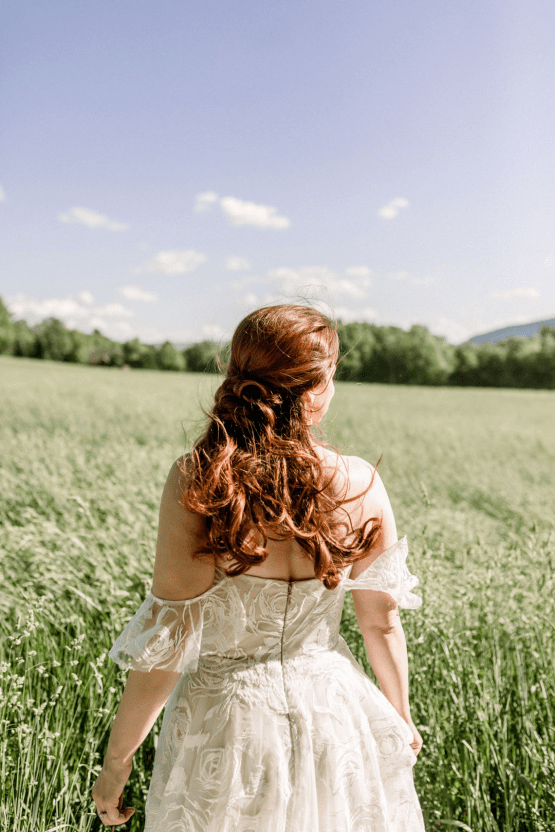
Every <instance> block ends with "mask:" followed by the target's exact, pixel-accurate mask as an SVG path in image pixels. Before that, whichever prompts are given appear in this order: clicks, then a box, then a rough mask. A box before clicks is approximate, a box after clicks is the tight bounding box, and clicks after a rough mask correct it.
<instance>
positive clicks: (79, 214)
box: [58, 208, 129, 231]
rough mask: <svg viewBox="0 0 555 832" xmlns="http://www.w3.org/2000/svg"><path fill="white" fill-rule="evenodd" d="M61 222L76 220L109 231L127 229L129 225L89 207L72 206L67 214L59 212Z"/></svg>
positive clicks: (89, 226)
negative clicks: (115, 220)
mask: <svg viewBox="0 0 555 832" xmlns="http://www.w3.org/2000/svg"><path fill="white" fill-rule="evenodd" d="M58 219H59V220H60V222H76V223H80V224H81V225H86V226H87V228H105V229H106V230H107V231H127V229H128V228H129V226H128V225H127V224H126V223H124V222H114V220H111V219H109V218H108V217H107V216H106V215H105V214H97V213H96V211H91V210H89V208H72V209H71V210H70V211H68V212H67V213H66V214H58Z"/></svg>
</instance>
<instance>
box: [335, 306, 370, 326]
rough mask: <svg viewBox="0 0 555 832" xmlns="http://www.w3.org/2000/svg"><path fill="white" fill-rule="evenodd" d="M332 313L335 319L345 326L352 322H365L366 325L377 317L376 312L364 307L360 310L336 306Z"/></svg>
mask: <svg viewBox="0 0 555 832" xmlns="http://www.w3.org/2000/svg"><path fill="white" fill-rule="evenodd" d="M333 311H334V312H335V316H336V318H337V319H338V320H341V321H343V323H346V324H348V323H351V322H353V321H366V322H367V323H371V322H372V321H375V320H376V318H377V317H378V313H377V312H376V310H375V309H372V308H371V307H370V306H365V307H363V308H362V309H359V308H357V309H350V308H349V307H347V306H336V307H335V308H334V310H333Z"/></svg>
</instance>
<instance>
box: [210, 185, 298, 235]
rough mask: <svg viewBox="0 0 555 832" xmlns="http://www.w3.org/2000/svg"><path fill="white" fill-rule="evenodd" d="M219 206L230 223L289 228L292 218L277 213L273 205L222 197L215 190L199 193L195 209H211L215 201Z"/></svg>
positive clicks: (257, 226)
mask: <svg viewBox="0 0 555 832" xmlns="http://www.w3.org/2000/svg"><path fill="white" fill-rule="evenodd" d="M216 202H218V203H219V206H220V208H221V210H222V212H223V214H224V216H225V218H226V219H227V221H228V222H229V223H230V225H254V226H255V227H256V228H274V229H284V228H289V226H290V225H291V220H290V219H289V217H285V216H283V215H280V214H278V213H277V208H274V207H273V206H272V205H260V204H258V203H256V202H246V201H245V200H243V199H237V197H234V196H223V197H222V198H221V199H220V198H219V197H218V194H216V193H214V191H205V192H204V193H202V194H197V196H196V200H195V211H196V212H197V214H202V213H204V212H206V211H209V210H210V209H211V208H212V206H213V205H215V203H216Z"/></svg>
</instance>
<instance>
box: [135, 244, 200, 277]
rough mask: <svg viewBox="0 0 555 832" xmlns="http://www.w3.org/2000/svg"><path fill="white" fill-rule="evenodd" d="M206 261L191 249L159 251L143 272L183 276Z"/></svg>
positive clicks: (198, 252)
mask: <svg viewBox="0 0 555 832" xmlns="http://www.w3.org/2000/svg"><path fill="white" fill-rule="evenodd" d="M206 260H207V257H206V255H205V254H201V252H200V251H194V250H193V249H192V248H187V249H172V250H169V251H159V252H158V254H156V255H155V256H154V257H153V258H152V260H150V261H149V262H148V263H147V264H146V266H145V267H144V270H145V271H148V272H161V273H162V274H185V273H186V272H192V271H194V270H195V269H196V268H197V267H198V266H200V265H201V264H202V263H206ZM140 271H142V270H140Z"/></svg>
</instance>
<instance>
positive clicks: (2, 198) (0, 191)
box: [0, 185, 6, 202]
mask: <svg viewBox="0 0 555 832" xmlns="http://www.w3.org/2000/svg"><path fill="white" fill-rule="evenodd" d="M5 199H6V194H5V192H4V188H3V187H2V185H0V202H4V201H5Z"/></svg>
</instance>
